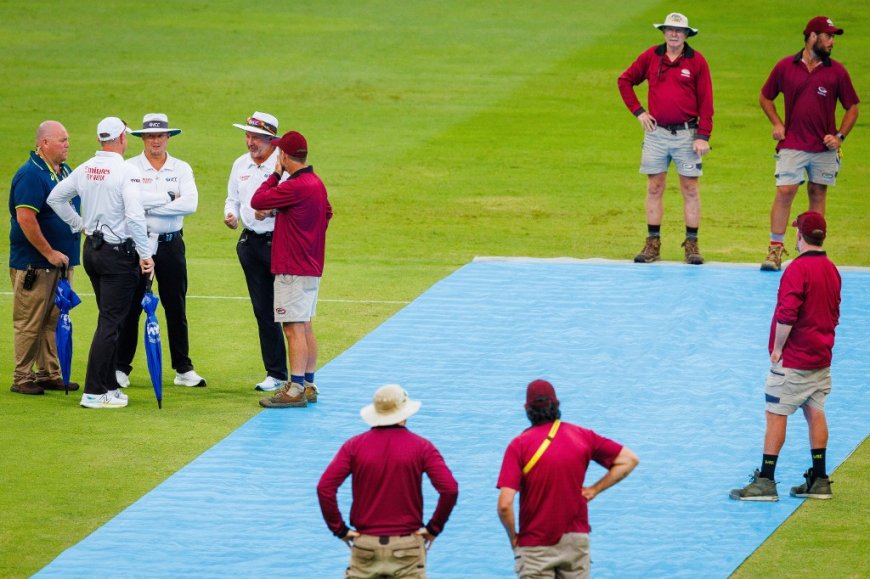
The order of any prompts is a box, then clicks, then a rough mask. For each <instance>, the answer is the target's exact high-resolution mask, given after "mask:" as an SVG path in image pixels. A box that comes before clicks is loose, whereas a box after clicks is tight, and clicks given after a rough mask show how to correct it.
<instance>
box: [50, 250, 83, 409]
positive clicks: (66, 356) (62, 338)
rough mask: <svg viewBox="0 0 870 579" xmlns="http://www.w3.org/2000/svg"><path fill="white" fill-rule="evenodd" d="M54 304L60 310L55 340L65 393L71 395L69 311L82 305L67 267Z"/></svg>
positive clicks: (70, 322) (62, 275) (63, 271)
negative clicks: (73, 287)
mask: <svg viewBox="0 0 870 579" xmlns="http://www.w3.org/2000/svg"><path fill="white" fill-rule="evenodd" d="M54 303H55V305H56V306H57V309H59V310H60V315H59V316H58V318H57V329H56V330H55V334H54V339H55V343H56V344H57V359H58V362H60V373H61V375H62V376H63V385H64V386H65V388H64V392H65V393H66V394H69V388H68V386H69V378H70V374H71V373H72V353H73V343H72V333H73V328H72V320H70V317H69V311H70V310H71V309H73V308H74V307H76V306H77V305H79V304H80V303H82V300H81V298H79V296H78V295H76V292H74V291H73V289H72V286H71V285H70V284H69V278H68V277H67V274H66V267H62V268H61V270H60V281H58V283H57V288H56V289H55V290H54Z"/></svg>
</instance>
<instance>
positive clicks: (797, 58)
mask: <svg viewBox="0 0 870 579" xmlns="http://www.w3.org/2000/svg"><path fill="white" fill-rule="evenodd" d="M803 59H804V49H803V48H801V49H800V50H799V51H798V53H797V54H795V55H794V58H793V59H792V63H794V64H800V63H801V62H802V61H803ZM822 66H831V57H830V56H825V57H823V58H822Z"/></svg>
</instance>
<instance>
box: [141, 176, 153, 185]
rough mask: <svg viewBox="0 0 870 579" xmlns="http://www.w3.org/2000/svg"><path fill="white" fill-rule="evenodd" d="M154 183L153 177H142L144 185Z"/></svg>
mask: <svg viewBox="0 0 870 579" xmlns="http://www.w3.org/2000/svg"><path fill="white" fill-rule="evenodd" d="M152 181H154V179H152V178H151V177H142V184H143V185H150V184H151V183H152Z"/></svg>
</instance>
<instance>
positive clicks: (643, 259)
mask: <svg viewBox="0 0 870 579" xmlns="http://www.w3.org/2000/svg"><path fill="white" fill-rule="evenodd" d="M661 248H662V238H661V237H647V238H646V244H645V245H644V246H643V250H642V251H641V252H640V253H638V254H637V255H636V256H634V263H652V262H654V261H658V260H659V259H661V256H660V255H659V253H660V251H661Z"/></svg>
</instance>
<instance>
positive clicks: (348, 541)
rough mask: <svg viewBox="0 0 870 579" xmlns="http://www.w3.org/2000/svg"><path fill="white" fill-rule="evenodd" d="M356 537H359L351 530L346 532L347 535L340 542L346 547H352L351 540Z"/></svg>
mask: <svg viewBox="0 0 870 579" xmlns="http://www.w3.org/2000/svg"><path fill="white" fill-rule="evenodd" d="M357 537H359V533H357V532H356V531H354V530H353V529H351V530H350V531H348V532H347V535H345V536H344V537H342V538H341V540H342V541H344V544H345V545H347V546H348V547H353V540H354V539H356V538H357Z"/></svg>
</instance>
